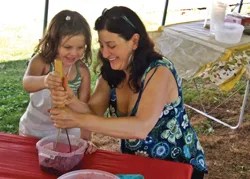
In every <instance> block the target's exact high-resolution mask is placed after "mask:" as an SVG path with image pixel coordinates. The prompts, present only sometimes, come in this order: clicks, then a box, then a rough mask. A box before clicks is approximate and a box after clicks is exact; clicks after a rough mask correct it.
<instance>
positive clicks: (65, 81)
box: [55, 59, 71, 152]
mask: <svg viewBox="0 0 250 179" xmlns="http://www.w3.org/2000/svg"><path fill="white" fill-rule="evenodd" d="M55 71H56V72H57V73H59V75H60V77H61V79H62V81H63V82H62V86H63V87H64V89H65V90H66V88H67V86H68V77H67V76H65V75H64V71H63V63H62V60H60V59H55ZM68 73H69V72H68ZM56 107H58V108H64V107H65V104H61V105H57V106H56ZM61 130H62V129H61V128H60V129H59V130H58V133H57V137H56V144H55V149H56V146H57V143H58V139H59V134H60V133H61ZM65 131H66V135H67V139H68V143H69V150H70V152H71V144H70V140H69V135H68V131H67V129H65Z"/></svg>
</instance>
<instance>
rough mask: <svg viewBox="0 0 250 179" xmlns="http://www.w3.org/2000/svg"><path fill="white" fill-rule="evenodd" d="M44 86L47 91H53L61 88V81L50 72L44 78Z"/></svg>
mask: <svg viewBox="0 0 250 179" xmlns="http://www.w3.org/2000/svg"><path fill="white" fill-rule="evenodd" d="M44 86H45V87H46V88H48V89H54V88H56V87H59V86H62V79H61V77H60V76H59V74H58V73H56V72H50V73H48V74H47V75H46V76H45V78H44Z"/></svg>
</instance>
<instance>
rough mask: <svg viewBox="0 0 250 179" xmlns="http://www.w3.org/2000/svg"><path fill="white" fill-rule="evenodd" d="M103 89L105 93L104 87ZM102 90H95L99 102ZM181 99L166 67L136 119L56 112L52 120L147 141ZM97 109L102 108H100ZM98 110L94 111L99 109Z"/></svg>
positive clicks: (60, 124) (157, 74)
mask: <svg viewBox="0 0 250 179" xmlns="http://www.w3.org/2000/svg"><path fill="white" fill-rule="evenodd" d="M150 74H152V72H149V74H148V75H147V78H146V81H147V79H148V78H149V76H151V75H150ZM99 90H102V88H101V86H100V89H99ZM99 90H98V89H97V91H95V92H96V93H98V94H95V95H96V97H97V99H99V98H98V96H99V95H101V92H100V91H99ZM177 97H178V90H177V84H176V81H175V79H174V77H173V75H172V73H171V71H169V70H168V69H167V68H165V67H158V69H157V71H156V72H155V74H154V76H153V77H152V78H151V80H150V82H149V83H148V85H147V87H146V88H145V90H144V92H143V94H142V97H141V101H140V103H139V106H138V111H137V113H136V116H129V117H118V118H119V119H118V118H109V119H107V118H105V117H103V116H96V115H93V114H79V113H75V112H73V111H68V112H66V113H65V112H64V111H62V110H57V109H53V110H52V111H51V114H52V115H51V117H52V119H53V120H54V122H55V126H56V127H61V128H66V127H81V128H83V129H87V130H90V131H93V132H98V133H102V134H104V135H109V136H113V137H118V138H129V139H131V138H136V139H137V138H139V139H144V138H145V137H146V136H147V135H148V133H149V132H150V131H151V130H152V128H153V127H154V126H155V124H156V122H157V121H158V119H159V116H160V114H161V112H162V109H163V107H164V105H165V104H167V103H171V102H173V101H175V100H176V99H177ZM91 99H92V98H91ZM92 100H93V101H91V100H90V102H89V103H90V104H91V102H93V103H92V105H91V107H93V106H94V104H96V103H94V101H95V100H94V98H93V99H92ZM97 106H98V107H100V105H97ZM94 107H95V108H94V109H96V108H97V107H96V106H94ZM100 112H101V111H100ZM102 112H103V111H102Z"/></svg>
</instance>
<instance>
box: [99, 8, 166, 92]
mask: <svg viewBox="0 0 250 179" xmlns="http://www.w3.org/2000/svg"><path fill="white" fill-rule="evenodd" d="M95 30H97V31H101V30H107V31H109V32H112V33H116V34H119V36H120V37H122V38H124V39H125V40H129V39H131V37H132V36H133V35H134V34H135V33H138V34H139V35H140V39H139V42H138V47H137V49H136V50H135V52H134V59H133V60H132V62H131V64H129V68H128V69H129V70H130V71H129V73H130V75H129V86H130V88H131V89H132V90H133V91H134V92H138V91H139V90H140V87H141V77H142V75H143V73H144V72H145V70H146V68H147V67H148V66H149V64H150V63H151V62H152V61H154V60H157V59H161V58H162V56H161V55H160V54H159V53H157V52H156V51H155V50H154V43H153V41H152V40H151V39H150V38H149V36H148V33H147V31H146V28H145V26H144V24H143V23H142V21H141V20H140V18H139V17H138V15H137V14H136V13H135V12H133V11H132V10H131V9H129V8H127V7H123V6H115V7H112V8H111V9H109V10H107V9H105V10H104V11H103V13H102V15H101V16H100V17H99V18H98V19H97V20H96V22H95ZM98 57H99V59H100V60H101V68H100V70H101V71H100V72H101V75H102V77H103V78H104V79H105V80H106V81H107V82H108V84H109V85H110V87H111V88H115V87H117V85H119V84H120V83H121V81H122V80H123V79H124V78H125V73H124V71H122V70H113V69H112V68H111V66H110V63H109V62H108V60H105V59H104V58H103V56H102V54H101V52H100V51H99V55H98Z"/></svg>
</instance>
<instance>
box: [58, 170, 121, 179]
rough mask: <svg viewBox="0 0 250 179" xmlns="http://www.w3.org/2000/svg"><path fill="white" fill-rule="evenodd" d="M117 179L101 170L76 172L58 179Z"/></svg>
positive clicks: (117, 178)
mask: <svg viewBox="0 0 250 179" xmlns="http://www.w3.org/2000/svg"><path fill="white" fill-rule="evenodd" d="M81 178H82V179H84V178H86V179H88V178H89V179H119V177H117V176H116V175H114V174H112V173H109V172H105V171H102V170H94V169H85V170H76V171H73V172H69V173H66V174H64V175H62V176H60V177H59V178H58V179H81Z"/></svg>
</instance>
